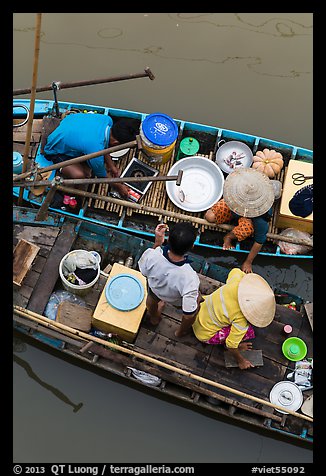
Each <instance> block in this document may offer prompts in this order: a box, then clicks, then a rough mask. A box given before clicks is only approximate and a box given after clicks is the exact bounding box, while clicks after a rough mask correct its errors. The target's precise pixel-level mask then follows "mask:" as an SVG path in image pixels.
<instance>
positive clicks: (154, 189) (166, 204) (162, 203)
mask: <svg viewBox="0 0 326 476" xmlns="http://www.w3.org/2000/svg"><path fill="white" fill-rule="evenodd" d="M198 155H200V156H202V157H206V158H208V159H209V160H213V152H212V151H211V152H210V153H209V155H204V154H198ZM133 157H134V151H133V150H132V149H131V150H130V151H129V153H128V155H127V156H125V157H122V159H120V161H119V164H118V166H119V168H120V170H121V171H123V170H124V169H125V168H126V167H127V165H128V163H129V162H130V161H131V159H132V158H133ZM138 158H139V159H140V160H143V161H144V162H145V163H148V161H147V160H146V157H145V156H144V154H143V153H142V152H141V151H140V152H139V155H138ZM174 158H175V151H174V152H173V156H172V157H171V159H170V160H169V161H168V162H166V163H165V164H161V165H154V168H157V169H158V170H159V175H167V174H168V172H169V170H170V168H171V166H172V165H171V164H173V162H174ZM285 171H286V168H285V167H284V168H283V169H282V170H281V171H280V172H279V174H278V175H277V176H276V177H275V179H276V180H279V181H280V182H281V183H282V186H283V182H284V177H285ZM96 190H97V192H96ZM92 192H95V193H98V194H100V195H103V196H107V195H108V193H109V185H108V184H99V185H97V186H96V185H93V186H92ZM93 202H94V205H93V206H94V208H99V209H103V210H104V209H105V210H106V211H108V212H113V213H117V215H118V216H121V215H122V213H123V211H125V213H126V216H128V217H131V216H132V215H133V213H138V214H143V215H152V216H154V217H157V219H158V221H162V220H163V221H164V222H167V221H168V220H170V221H175V222H178V221H180V219H179V218H178V217H169V218H168V217H162V216H161V215H160V214H159V213H153V212H149V211H146V210H137V212H135V210H133V209H132V208H129V207H124V206H120V205H117V204H114V203H105V202H104V201H101V200H99V199H92V198H90V199H89V201H88V204H89V205H91V204H92V203H93ZM140 203H141V204H143V205H146V206H151V207H155V208H158V209H163V210H167V211H170V212H173V213H179V214H184V213H185V212H184V210H182V209H181V208H179V207H177V206H176V205H174V203H173V202H172V201H171V200H170V198H169V197H168V195H167V193H166V187H165V182H164V181H162V182H159V181H158V182H153V183H152V185H151V186H150V188H149V189H148V191H147V192H146V194H145V195H144V196H143V197H142V199H141V202H140ZM279 207H280V201H279V200H278V201H277V202H276V203H275V205H274V212H273V216H272V219H271V221H270V223H269V227H268V233H272V234H278V228H277V227H276V221H277V216H278V212H279ZM186 213H187V215H188V216H189V217H194V218H204V215H205V212H198V213H192V212H186ZM192 224H193V225H194V226H195V227H196V228H200V230H201V232H204V231H205V230H213V231H217V232H223V233H225V230H224V229H223V228H220V227H218V226H216V225H212V226H210V225H200V224H198V223H196V222H195V221H193V222H192ZM267 240H269V241H273V239H272V238H267Z"/></svg>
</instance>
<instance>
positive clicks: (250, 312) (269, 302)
mask: <svg viewBox="0 0 326 476" xmlns="http://www.w3.org/2000/svg"><path fill="white" fill-rule="evenodd" d="M232 173H233V172H232ZM238 301H239V306H240V309H241V312H242V314H243V315H244V316H245V318H246V319H247V320H248V321H249V322H250V323H251V324H252V325H253V326H256V327H266V326H268V325H269V324H270V323H271V322H272V320H273V319H274V316H275V310H276V302H275V296H274V293H273V290H272V289H271V287H270V286H269V284H268V283H267V281H265V279H264V278H262V277H261V276H259V274H255V273H248V274H246V275H245V276H244V277H243V278H242V279H241V281H240V283H239V288H238Z"/></svg>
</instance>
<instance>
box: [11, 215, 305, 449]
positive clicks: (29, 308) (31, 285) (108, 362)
mask: <svg viewBox="0 0 326 476" xmlns="http://www.w3.org/2000/svg"><path fill="white" fill-rule="evenodd" d="M36 217H37V210H36V209H31V208H29V207H28V208H27V207H17V206H14V209H13V232H14V242H13V243H14V273H15V279H14V281H15V282H16V284H15V286H14V313H13V323H14V329H15V331H17V332H18V333H20V334H24V335H26V336H29V338H31V339H33V342H36V343H37V342H41V343H43V344H44V345H45V346H47V347H48V348H51V349H56V351H57V354H58V356H63V355H64V356H70V357H71V358H73V359H74V360H75V361H76V362H80V363H82V365H86V366H87V367H89V368H94V367H95V368H100V369H102V370H103V371H105V372H107V373H108V374H115V375H117V376H120V377H121V378H122V380H123V381H124V382H126V381H128V382H133V384H134V385H135V386H136V387H137V388H138V389H143V390H144V391H146V392H149V393H150V394H152V395H157V394H163V395H166V396H169V397H171V398H173V400H174V401H175V402H176V403H180V404H186V405H190V406H191V408H192V409H194V410H200V411H204V412H205V413H207V414H209V415H211V416H214V417H217V418H220V419H222V420H224V421H228V422H234V423H236V424H239V425H243V426H245V427H246V428H249V429H250V430H253V431H261V432H263V433H265V432H266V433H267V434H268V435H270V436H273V437H280V438H281V439H282V438H283V437H284V439H286V440H288V441H290V442H297V443H298V442H306V443H309V444H308V446H309V447H310V444H311V443H312V441H313V426H312V418H311V417H309V416H307V415H305V414H303V413H302V412H301V413H300V409H298V410H297V411H295V412H291V411H290V410H289V412H288V413H287V414H285V413H283V412H282V408H283V409H284V407H278V406H277V405H275V404H272V403H271V402H270V400H269V395H270V391H271V389H272V387H273V386H274V385H275V384H276V383H277V382H279V381H284V380H285V379H286V375H287V374H288V372H289V368H292V369H294V362H290V361H289V360H287V359H286V358H285V356H284V355H283V353H282V350H281V347H282V343H283V341H284V340H285V336H284V334H283V326H284V324H285V323H286V324H290V325H291V326H292V328H293V332H292V335H293V336H299V337H301V338H302V339H303V340H304V341H305V342H306V345H307V348H308V353H307V358H308V357H312V352H313V344H312V303H310V304H307V303H305V302H304V301H303V300H302V299H301V298H300V297H299V296H295V295H292V294H288V293H285V292H284V291H282V290H279V289H275V290H274V292H275V296H276V300H277V312H276V316H275V319H274V320H273V322H272V324H271V325H270V326H268V328H265V329H258V328H257V329H256V330H255V331H256V338H255V339H254V342H253V347H254V349H256V350H259V349H262V354H263V365H262V366H257V367H255V368H251V369H250V370H245V371H244V370H240V369H239V368H238V367H227V366H226V361H225V357H226V356H225V354H224V352H225V350H224V348H223V347H222V346H209V345H205V344H203V343H201V342H199V341H198V340H197V339H196V338H195V337H194V335H193V334H192V332H191V333H190V334H189V335H187V336H184V337H182V338H180V339H177V338H176V337H175V336H174V331H175V329H176V328H177V326H178V325H179V322H180V313H179V312H177V310H176V309H175V308H173V307H172V306H169V305H166V307H165V309H164V316H163V319H162V321H161V322H160V324H159V325H158V326H157V327H153V326H152V325H151V324H150V323H149V322H148V320H147V316H146V312H144V314H143V315H142V316H141V319H140V322H139V328H138V330H137V331H136V332H135V335H134V336H133V338H132V339H129V338H127V339H125V338H124V334H121V335H120V331H119V330H118V331H117V333H116V334H117V335H116V336H114V335H113V336H111V339H109V340H104V339H103V337H101V338H99V337H96V336H94V335H92V333H90V332H92V329H93V327H95V326H94V322H95V324H96V322H97V321H96V320H95V321H94V320H93V317H92V329H91V331H90V332H85V331H81V330H80V327H79V328H78V326H71V325H69V326H67V325H64V324H62V320H61V321H60V322H61V323H60V322H58V321H59V319H58V314H57V316H56V317H54V319H56V320H52V319H50V318H49V317H47V316H48V315H47V313H46V309H47V303H48V302H49V299H50V297H51V296H52V295H53V292H58V290H62V289H66V288H63V282H62V278H61V277H60V275H59V265H60V262H61V260H62V258H63V257H64V256H65V255H66V254H67V253H69V252H70V251H71V250H81V249H82V250H96V251H97V252H98V253H99V254H100V256H101V274H100V275H99V279H98V280H97V281H96V283H95V284H94V285H93V286H91V287H90V288H89V290H88V292H87V294H85V295H83V296H82V297H81V296H79V297H80V298H82V299H83V300H84V301H85V304H86V306H87V307H88V308H89V309H90V310H91V312H92V316H95V315H96V309H98V306H99V305H100V303H101V299H102V297H103V293H104V289H105V285H106V284H107V283H108V280H109V279H110V274H109V273H108V269H109V268H110V267H111V266H112V265H113V267H114V266H115V263H117V261H121V260H122V262H125V260H126V259H127V258H128V257H130V256H132V258H133V265H132V267H130V268H124V269H128V270H130V272H134V273H135V272H138V271H137V261H138V259H139V257H140V256H141V254H142V253H143V251H144V250H145V249H146V248H148V247H151V246H152V245H153V242H151V241H150V240H146V239H145V238H144V237H138V236H134V235H131V234H127V233H124V232H122V231H120V230H117V229H114V228H112V227H105V226H103V225H100V224H98V223H93V222H90V221H84V220H80V219H79V217H74V218H73V217H67V216H65V215H62V214H57V213H54V212H49V214H48V216H47V217H46V219H45V220H43V221H40V220H36ZM19 243H20V244H22V245H23V246H25V249H24V251H23V254H22V255H21V256H22V260H23V261H22V262H20V261H19V253H18V251H17V250H18V249H19V247H20V246H19ZM35 250H36V251H35ZM190 258H191V260H192V263H191V265H192V267H193V268H194V269H195V270H196V271H197V272H198V273H199V276H200V281H201V291H202V292H203V293H204V294H208V293H210V292H212V291H213V290H214V289H216V288H218V287H220V286H221V285H223V283H224V282H225V280H226V277H227V275H228V272H229V270H228V269H226V268H224V267H221V266H218V265H216V264H211V263H210V262H209V261H207V260H206V259H205V258H203V257H202V256H199V255H196V254H194V253H190ZM15 270H16V272H15ZM112 270H113V268H111V273H112ZM111 278H112V276H111ZM72 295H73V293H72ZM144 297H145V296H144ZM292 301H294V303H295V309H290V308H289V307H287V306H285V305H284V304H288V303H290V302H292ZM58 312H59V311H58ZM111 312H113V311H112V309H111V310H110V312H109V317H110V313H111ZM307 312H308V314H309V319H308V316H307ZM121 327H123V324H121ZM311 393H312V390H311V389H310V390H307V391H304V392H302V395H303V398H304V400H306V399H307V397H308V396H309V395H310V394H311ZM279 410H281V411H279Z"/></svg>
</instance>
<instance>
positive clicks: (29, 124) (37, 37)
mask: <svg viewBox="0 0 326 476" xmlns="http://www.w3.org/2000/svg"><path fill="white" fill-rule="evenodd" d="M41 19H42V13H37V14H36V29H35V47H34V66H33V77H32V87H31V89H30V91H31V101H30V113H29V116H28V121H27V131H26V140H25V149H24V157H23V173H24V172H25V171H26V169H27V162H28V153H29V146H30V142H31V136H32V127H33V118H34V106H35V93H36V83H37V70H38V59H39V51H40V38H41ZM23 192H24V190H23V189H22V188H21V189H20V190H19V197H18V205H21V203H22V200H23Z"/></svg>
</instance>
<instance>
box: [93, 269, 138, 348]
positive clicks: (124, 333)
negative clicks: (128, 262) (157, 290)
mask: <svg viewBox="0 0 326 476" xmlns="http://www.w3.org/2000/svg"><path fill="white" fill-rule="evenodd" d="M123 273H125V274H132V275H133V276H135V277H136V278H138V279H139V280H140V282H141V283H142V285H143V286H144V291H145V294H144V299H143V300H142V302H141V303H140V305H139V306H138V307H136V308H135V309H133V310H131V311H119V310H118V309H115V308H114V307H112V306H111V305H110V304H109V303H108V302H107V299H106V295H105V289H106V287H107V285H108V283H109V282H110V280H111V279H112V278H113V277H114V276H116V275H118V274H123ZM146 298H147V291H146V278H145V277H144V276H143V275H142V274H141V273H140V272H139V271H136V270H134V269H131V268H128V267H127V266H124V265H122V264H118V263H114V265H113V266H112V269H111V272H110V275H109V277H108V279H107V281H106V283H105V286H104V289H103V291H102V294H101V296H100V299H99V301H98V303H97V306H96V308H95V311H94V313H93V317H92V325H93V326H94V327H96V328H97V329H99V330H101V331H103V332H107V333H108V332H112V333H113V334H118V335H119V336H120V337H121V338H122V339H123V340H125V341H126V342H133V341H134V340H135V338H136V335H137V333H138V330H139V326H140V323H141V320H142V318H143V316H144V313H145V310H146Z"/></svg>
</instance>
